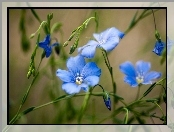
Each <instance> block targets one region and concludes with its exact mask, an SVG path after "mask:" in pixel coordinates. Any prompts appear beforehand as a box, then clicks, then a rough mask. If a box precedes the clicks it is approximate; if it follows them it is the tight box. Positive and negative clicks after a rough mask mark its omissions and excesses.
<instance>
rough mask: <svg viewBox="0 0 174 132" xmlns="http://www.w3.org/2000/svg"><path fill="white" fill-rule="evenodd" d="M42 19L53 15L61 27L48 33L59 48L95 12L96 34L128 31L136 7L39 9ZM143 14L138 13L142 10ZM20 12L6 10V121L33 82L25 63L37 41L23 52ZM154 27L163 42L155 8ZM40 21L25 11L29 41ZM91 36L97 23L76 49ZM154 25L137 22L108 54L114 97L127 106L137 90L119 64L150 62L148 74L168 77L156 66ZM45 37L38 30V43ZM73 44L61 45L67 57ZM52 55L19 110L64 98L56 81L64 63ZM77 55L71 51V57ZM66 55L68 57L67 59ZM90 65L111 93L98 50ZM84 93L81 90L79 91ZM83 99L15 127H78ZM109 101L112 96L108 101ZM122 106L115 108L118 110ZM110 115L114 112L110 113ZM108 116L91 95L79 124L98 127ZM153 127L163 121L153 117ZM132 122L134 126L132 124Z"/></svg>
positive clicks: (162, 18) (161, 15)
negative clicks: (94, 65)
mask: <svg viewBox="0 0 174 132" xmlns="http://www.w3.org/2000/svg"><path fill="white" fill-rule="evenodd" d="M35 11H36V12H37V13H38V15H39V17H40V18H41V20H46V16H47V14H48V13H53V15H54V16H53V19H52V20H51V26H52V24H53V23H55V22H60V23H62V27H61V30H60V31H59V32H56V33H54V34H52V36H51V37H56V38H57V39H58V40H59V42H60V44H63V43H64V42H65V41H66V40H67V39H68V38H69V36H70V35H71V31H72V30H74V29H75V28H77V27H78V26H79V25H81V24H82V22H84V21H85V20H86V19H87V18H89V17H91V16H94V11H96V12H97V14H98V16H99V27H98V32H101V31H103V30H105V29H107V28H110V27H116V28H118V29H119V30H121V31H123V32H124V31H126V29H127V28H128V26H129V24H130V22H131V20H132V18H133V16H134V14H135V13H136V11H137V10H136V9H104V10H92V9H79V10H77V9H75V10H70V9H54V10H53V9H45V10H43V9H39V10H35ZM141 11H142V10H139V12H141ZM21 12H22V10H19V9H11V10H10V12H9V101H10V102H9V104H10V105H9V120H10V119H11V118H12V117H13V116H14V115H15V114H16V112H17V109H18V107H19V105H20V102H21V99H22V97H23V95H24V93H25V92H26V90H27V88H28V86H29V84H30V83H31V78H30V79H27V76H26V75H27V72H28V68H29V62H30V57H31V54H32V52H33V50H34V47H35V44H36V39H37V37H35V38H33V39H30V40H29V42H30V44H29V47H30V48H28V50H27V51H24V50H23V49H22V43H21V32H20V30H19V22H20V17H21ZM155 18H156V24H157V29H158V31H159V33H160V35H161V37H162V40H163V41H164V42H165V40H166V11H165V10H159V11H157V12H155ZM39 25H40V24H39V22H38V21H37V20H36V19H35V18H34V16H33V15H32V13H31V11H30V10H26V12H25V29H26V35H27V37H28V38H29V36H30V34H32V33H34V32H35V31H36V30H37V29H38V27H39ZM94 32H95V22H94V21H93V20H91V21H90V22H89V25H88V27H87V29H85V30H84V32H82V34H81V35H80V41H79V46H82V45H84V44H86V43H87V42H88V41H89V39H91V38H92V37H93V36H92V34H93V33H94ZM154 32H155V29H154V22H153V17H152V15H149V16H148V17H146V18H144V19H143V20H141V21H140V22H139V23H138V24H137V25H136V26H135V27H134V28H133V29H132V30H131V31H130V32H129V33H128V34H126V35H125V37H124V38H123V39H122V40H121V41H120V43H119V45H118V46H117V47H116V48H115V49H114V50H113V51H112V52H111V53H109V60H110V62H111V66H112V67H113V73H114V80H115V81H116V83H117V95H119V96H121V97H123V98H124V100H125V102H126V103H128V102H132V101H133V100H134V99H135V97H136V93H137V88H132V87H130V86H129V85H128V84H126V83H124V82H123V77H124V75H123V74H122V73H121V72H120V71H119V65H120V64H121V63H123V62H125V61H131V62H132V63H133V64H135V63H136V62H137V61H138V60H144V61H149V62H151V70H154V71H159V72H162V75H163V76H162V77H165V76H166V65H165V63H164V64H163V65H161V64H160V60H161V57H159V56H157V55H156V54H154V53H153V52H152V50H153V48H154V44H155V41H156V40H155V37H154ZM44 37H45V34H44V31H43V30H41V37H40V40H43V38H44ZM72 44H73V40H72V41H71V42H69V46H67V47H65V52H66V53H67V55H68V53H69V48H70V46H71V45H72ZM42 51H43V49H41V48H39V49H38V52H37V55H36V56H37V57H36V58H37V60H36V61H35V63H36V66H37V65H38V63H39V59H40V55H41V53H42ZM61 54H63V53H62V52H61V51H60V54H59V55H58V54H56V52H55V50H53V53H52V56H51V57H50V58H48V59H47V58H45V59H44V60H43V62H42V64H41V67H40V73H41V74H40V75H39V78H38V79H37V81H36V83H35V85H34V86H33V87H32V89H31V91H30V94H29V96H28V99H27V101H26V103H25V105H24V106H23V108H22V110H25V109H27V108H29V107H31V106H38V105H41V104H44V103H46V102H49V101H51V100H53V99H55V98H57V97H59V96H61V95H64V94H65V93H64V91H63V90H62V89H61V81H60V80H59V78H57V77H56V70H57V69H58V68H61V69H66V60H63V59H61V58H60V55H61ZM75 55H77V51H75V52H74V53H73V54H72V56H75ZM68 56H70V55H68ZM52 58H53V60H54V61H55V63H54V64H55V65H54V66H52V65H50V60H52ZM91 61H97V64H98V66H99V67H100V68H101V69H102V75H101V78H100V82H99V83H100V84H101V85H102V86H103V87H104V88H105V90H107V91H108V92H111V91H112V85H111V79H110V75H109V71H108V69H107V67H106V65H105V63H104V61H103V58H102V54H101V51H100V50H99V49H97V53H96V56H95V58H94V59H91ZM148 87H149V85H147V86H142V87H141V94H140V95H142V93H144V92H145V91H146V90H147V88H148ZM97 91H99V92H101V89H99V88H96V89H94V92H97ZM160 91H161V87H155V89H153V91H152V92H151V93H150V94H149V95H148V96H147V97H149V98H150V97H151V98H152V97H157V96H158V95H159V93H160ZM82 92H83V91H82ZM83 98H84V97H75V98H71V99H70V100H64V101H61V102H58V103H56V104H52V105H49V106H46V107H44V108H41V109H38V110H36V111H33V112H31V113H29V114H27V115H26V117H23V118H21V119H20V120H19V121H18V122H17V123H19V124H21V123H22V124H72V123H75V124H76V123H77V117H78V112H79V110H80V107H81V105H82V103H83ZM111 98H112V97H111ZM120 105H122V104H120V103H118V104H117V106H116V108H118V107H119V106H120ZM161 106H162V108H163V110H164V112H166V105H165V104H161ZM111 112H112V111H111ZM111 112H110V111H109V110H108V109H107V108H106V106H105V105H104V102H103V99H102V97H101V96H100V97H94V96H91V98H90V101H89V104H88V106H87V110H86V112H85V114H84V116H83V119H82V123H83V124H92V123H95V124H97V123H98V122H99V121H101V120H102V119H104V118H106V117H107V116H109V115H110V114H111ZM155 112H156V114H157V115H159V116H160V115H161V112H160V111H159V109H158V108H157V109H156V110H155ZM117 118H118V119H121V120H122V119H123V118H124V113H122V114H119V115H118V116H117ZM154 120H155V123H156V124H161V123H162V122H161V121H160V120H158V119H154ZM102 123H103V124H108V123H109V124H112V120H111V119H108V120H106V121H104V122H102ZM132 123H137V121H136V120H135V121H134V122H132ZM146 123H147V124H152V122H151V120H149V119H146Z"/></svg>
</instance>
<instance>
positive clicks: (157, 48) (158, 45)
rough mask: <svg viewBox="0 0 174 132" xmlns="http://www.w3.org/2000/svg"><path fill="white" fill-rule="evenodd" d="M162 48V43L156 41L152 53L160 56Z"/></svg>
mask: <svg viewBox="0 0 174 132" xmlns="http://www.w3.org/2000/svg"><path fill="white" fill-rule="evenodd" d="M164 48H165V43H164V42H162V41H156V43H155V47H154V49H153V52H154V53H156V54H157V55H159V56H161V55H162V52H163V49H164Z"/></svg>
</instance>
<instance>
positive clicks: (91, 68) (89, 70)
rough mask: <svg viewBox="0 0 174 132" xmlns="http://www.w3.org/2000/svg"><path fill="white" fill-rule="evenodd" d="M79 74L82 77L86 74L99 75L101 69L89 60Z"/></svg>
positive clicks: (86, 75)
mask: <svg viewBox="0 0 174 132" xmlns="http://www.w3.org/2000/svg"><path fill="white" fill-rule="evenodd" d="M81 75H82V76H83V78H86V77H88V76H98V77H100V75H101V69H100V68H98V67H97V65H96V64H95V63H94V62H89V63H87V64H86V65H85V66H84V68H83V70H82V72H81Z"/></svg>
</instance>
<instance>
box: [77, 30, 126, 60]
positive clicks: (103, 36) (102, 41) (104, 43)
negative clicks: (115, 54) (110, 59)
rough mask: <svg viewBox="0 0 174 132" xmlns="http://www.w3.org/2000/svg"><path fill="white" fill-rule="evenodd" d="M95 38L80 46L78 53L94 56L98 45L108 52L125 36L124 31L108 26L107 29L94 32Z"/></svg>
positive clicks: (88, 56)
mask: <svg viewBox="0 0 174 132" xmlns="http://www.w3.org/2000/svg"><path fill="white" fill-rule="evenodd" d="M93 36H94V38H95V39H96V41H94V40H90V41H89V42H88V43H87V44H86V45H84V46H83V47H79V48H78V53H81V55H82V56H84V57H86V58H93V57H94V55H95V51H96V48H97V47H102V48H103V49H105V50H106V51H107V52H108V51H112V50H113V49H114V48H115V47H116V46H117V45H118V43H119V41H120V39H122V38H123V37H124V33H123V32H121V31H119V30H118V29H117V28H115V27H112V28H108V29H106V30H105V31H103V32H101V33H99V34H97V33H94V34H93Z"/></svg>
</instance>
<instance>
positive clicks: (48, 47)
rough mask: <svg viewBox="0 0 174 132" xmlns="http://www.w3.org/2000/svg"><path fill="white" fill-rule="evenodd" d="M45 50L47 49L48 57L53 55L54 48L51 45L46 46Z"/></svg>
mask: <svg viewBox="0 0 174 132" xmlns="http://www.w3.org/2000/svg"><path fill="white" fill-rule="evenodd" d="M44 50H45V54H46V57H47V58H48V57H49V56H50V55H51V52H52V49H51V47H50V46H47V47H45V49H44Z"/></svg>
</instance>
